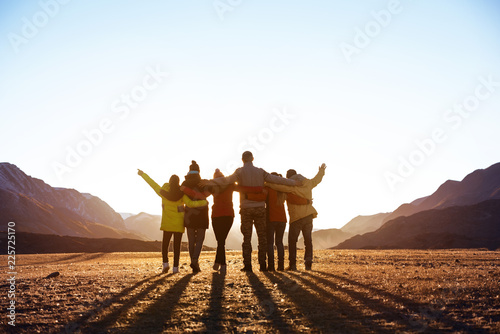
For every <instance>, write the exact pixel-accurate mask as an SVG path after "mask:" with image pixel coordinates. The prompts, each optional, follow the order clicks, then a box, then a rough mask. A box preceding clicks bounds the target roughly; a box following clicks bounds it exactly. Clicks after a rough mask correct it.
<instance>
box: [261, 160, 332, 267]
mask: <svg viewBox="0 0 500 334" xmlns="http://www.w3.org/2000/svg"><path fill="white" fill-rule="evenodd" d="M325 169H326V165H325V164H322V165H321V166H320V167H319V171H318V174H316V176H315V177H313V178H312V179H310V180H309V179H307V178H305V177H304V176H302V175H300V174H297V172H296V171H295V170H293V169H290V170H288V171H287V173H286V177H287V179H292V180H296V181H301V182H302V185H301V186H295V187H294V186H285V185H282V184H272V183H269V184H268V183H266V186H267V187H269V188H271V189H274V190H276V191H281V192H285V193H292V194H294V195H297V196H299V197H302V198H305V199H307V200H310V203H309V204H307V205H300V204H299V205H298V204H292V203H290V201H287V206H288V215H289V216H290V229H289V231H288V257H289V263H290V267H289V269H290V270H297V240H298V239H299V235H300V232H302V236H303V237H304V244H305V248H306V249H305V254H304V262H305V267H306V270H311V269H312V260H313V245H312V227H313V219H314V218H316V217H317V216H318V212H317V211H316V209H315V208H314V207H313V206H312V190H313V188H315V187H316V186H317V185H318V184H319V183H320V182H321V180H322V179H323V176H324V175H325Z"/></svg>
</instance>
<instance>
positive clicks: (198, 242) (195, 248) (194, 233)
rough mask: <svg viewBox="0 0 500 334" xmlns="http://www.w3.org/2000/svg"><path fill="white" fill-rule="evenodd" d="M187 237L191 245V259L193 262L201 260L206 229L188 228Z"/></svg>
mask: <svg viewBox="0 0 500 334" xmlns="http://www.w3.org/2000/svg"><path fill="white" fill-rule="evenodd" d="M186 230H187V236H188V243H189V256H190V257H191V262H193V261H198V259H199V258H200V253H201V249H202V247H203V241H204V240H205V232H206V231H207V230H206V229H204V228H190V227H187V228H186Z"/></svg>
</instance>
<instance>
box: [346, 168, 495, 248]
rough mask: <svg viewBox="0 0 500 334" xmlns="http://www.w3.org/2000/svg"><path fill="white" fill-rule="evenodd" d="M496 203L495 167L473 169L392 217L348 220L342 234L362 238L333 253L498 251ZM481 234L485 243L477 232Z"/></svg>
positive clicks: (380, 216) (378, 215)
mask: <svg viewBox="0 0 500 334" xmlns="http://www.w3.org/2000/svg"><path fill="white" fill-rule="evenodd" d="M498 200H500V163H497V164H494V165H492V166H490V167H488V168H486V169H480V170H476V171H474V172H472V173H471V174H469V175H467V176H466V177H465V178H464V179H463V180H462V181H451V180H448V181H446V182H445V183H443V184H442V185H441V186H440V187H439V188H438V189H437V190H436V191H435V192H434V193H433V194H432V195H430V196H427V197H423V198H419V199H417V200H415V201H413V202H411V203H407V204H403V205H401V206H400V207H398V208H397V209H396V210H395V211H394V212H392V213H383V214H377V215H373V216H364V217H363V218H362V219H360V218H358V217H357V218H358V219H357V220H356V218H355V219H353V220H352V221H351V222H349V223H348V224H346V225H345V226H344V227H342V230H343V231H357V232H358V234H361V235H357V236H355V237H353V238H351V239H348V240H346V241H345V242H342V243H340V244H339V245H338V246H337V247H336V248H447V247H448V246H449V245H453V247H456V248H468V247H487V248H495V247H497V248H498V247H499V246H500V244H498V245H497V244H495V242H496V241H495V240H496V238H500V210H497V207H498V206H500V201H498ZM485 217H487V219H486V218H485ZM451 220H453V221H454V222H455V223H453V222H452V221H451ZM466 226H467V228H466ZM474 227H475V228H474ZM485 229H486V230H488V231H489V232H490V234H489V239H488V238H487V236H485V235H484V233H483V232H482V231H483V230H485ZM367 232H368V233H367ZM424 239H425V241H424ZM401 240H405V242H401ZM444 240H448V242H444ZM447 245H448V246H447ZM471 245H474V246H471ZM495 245H497V246H495ZM450 247H451V246H450ZM495 249H496V248H495Z"/></svg>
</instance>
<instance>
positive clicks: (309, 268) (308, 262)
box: [306, 261, 313, 270]
mask: <svg viewBox="0 0 500 334" xmlns="http://www.w3.org/2000/svg"><path fill="white" fill-rule="evenodd" d="M312 264H313V263H312V261H306V270H312Z"/></svg>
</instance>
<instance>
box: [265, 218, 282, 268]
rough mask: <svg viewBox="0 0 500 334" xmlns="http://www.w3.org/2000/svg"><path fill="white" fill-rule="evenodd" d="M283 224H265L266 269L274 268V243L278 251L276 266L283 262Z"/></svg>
mask: <svg viewBox="0 0 500 334" xmlns="http://www.w3.org/2000/svg"><path fill="white" fill-rule="evenodd" d="M285 227H286V223H285V222H269V221H268V222H267V264H268V268H274V243H275V242H276V249H277V251H278V264H283V263H284V261H285V247H284V246H283V235H284V234H285Z"/></svg>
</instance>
